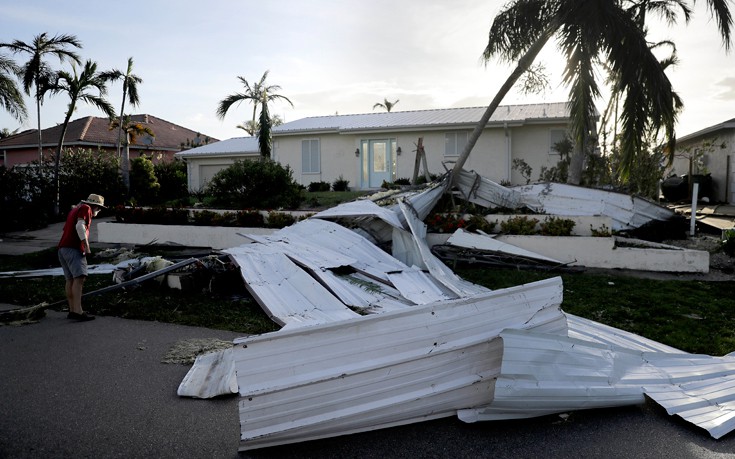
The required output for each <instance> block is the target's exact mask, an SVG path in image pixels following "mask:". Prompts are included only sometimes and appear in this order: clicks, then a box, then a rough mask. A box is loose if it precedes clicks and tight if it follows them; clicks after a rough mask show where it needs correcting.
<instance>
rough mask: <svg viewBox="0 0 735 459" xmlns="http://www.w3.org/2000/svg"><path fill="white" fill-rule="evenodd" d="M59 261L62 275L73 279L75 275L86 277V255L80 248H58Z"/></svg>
mask: <svg viewBox="0 0 735 459" xmlns="http://www.w3.org/2000/svg"><path fill="white" fill-rule="evenodd" d="M59 262H60V263H61V269H63V270H64V277H65V278H67V279H73V278H75V277H87V257H85V256H84V255H83V254H82V252H81V250H79V249H72V248H70V247H61V248H60V249H59Z"/></svg>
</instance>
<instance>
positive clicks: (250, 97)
mask: <svg viewBox="0 0 735 459" xmlns="http://www.w3.org/2000/svg"><path fill="white" fill-rule="evenodd" d="M268 72H269V71H268V70H266V71H265V72H264V73H263V76H262V77H261V78H260V81H258V82H257V83H254V84H253V85H250V83H248V80H246V79H245V78H243V77H241V76H238V77H237V78H238V79H239V80H240V82H241V83H242V84H243V86H245V91H244V92H241V93H235V94H230V95H229V96H227V97H225V98H224V99H222V100H221V101H220V102H219V105H218V106H217V116H218V117H219V118H220V119H224V118H225V115H227V112H228V111H229V109H230V107H232V106H233V105H235V104H240V103H241V102H243V101H250V102H251V103H252V104H253V120H252V126H256V125H259V127H258V136H259V137H261V136H262V137H263V138H264V139H263V141H264V142H265V143H264V145H270V129H271V126H272V124H271V118H270V116H268V112H269V110H268V103H269V102H273V101H274V100H285V101H286V102H288V103H289V104H290V105H291V106H292V107H293V102H291V100H289V98H288V97H286V96H283V95H281V94H278V93H277V92H276V91H280V90H281V87H280V86H278V85H270V86H269V85H267V84H266V82H265V80H266V78H268ZM258 106H260V107H261V115H260V123H259V124H256V123H257V121H256V120H255V114H256V113H257V109H258ZM263 112H265V116H264V115H263ZM260 154H261V156H264V157H270V150H268V151H267V152H264V151H262V150H261V152H260Z"/></svg>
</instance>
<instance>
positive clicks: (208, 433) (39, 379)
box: [0, 311, 735, 458]
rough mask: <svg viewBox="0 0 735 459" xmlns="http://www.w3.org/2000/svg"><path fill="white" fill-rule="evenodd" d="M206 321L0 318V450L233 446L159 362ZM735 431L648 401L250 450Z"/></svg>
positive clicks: (585, 450)
mask: <svg viewBox="0 0 735 459" xmlns="http://www.w3.org/2000/svg"><path fill="white" fill-rule="evenodd" d="M235 337H236V335H235V334H233V333H231V332H225V331H215V330H208V329H202V328H196V327H186V326H178V325H170V324H161V323H155V322H141V321H132V320H126V319H119V318H114V317H98V319H97V320H95V321H93V322H87V323H77V322H71V321H68V320H67V319H66V318H65V316H64V314H63V313H59V312H54V311H49V312H48V316H47V317H45V318H44V319H42V320H41V321H40V322H39V323H37V324H33V325H26V326H20V327H11V326H3V327H0V375H1V376H0V394H2V395H1V396H0V397H1V398H0V457H2V458H39V457H41V458H47V457H53V458H79V457H90V458H97V457H105V458H150V457H156V458H169V457H170V458H230V457H237V456H238V453H237V450H238V445H239V422H238V414H237V399H236V398H235V397H225V398H220V399H216V400H194V399H188V398H180V397H178V396H177V395H176V389H177V388H178V385H179V383H180V382H181V380H182V379H183V377H184V375H185V374H186V372H187V371H188V369H189V367H188V366H186V365H179V364H164V363H161V360H162V358H163V356H164V355H165V354H166V352H168V350H169V349H170V348H171V346H173V345H174V344H175V343H177V342H178V341H180V340H184V339H191V338H220V339H226V340H229V339H232V338H235ZM733 453H735V435H733V434H730V435H729V436H727V437H725V438H723V439H721V440H713V439H711V438H710V437H709V435H708V434H707V433H706V432H704V431H701V430H699V429H697V428H695V427H692V426H690V425H689V424H687V423H685V422H683V421H680V420H678V418H674V417H670V416H668V415H667V414H666V413H665V412H663V411H662V410H660V409H659V408H658V407H657V406H656V405H655V404H652V403H651V404H646V405H642V406H633V407H625V408H620V409H608V410H592V411H588V412H575V413H572V414H571V415H570V416H569V417H568V418H567V419H566V420H564V419H562V418H560V417H558V416H549V417H544V418H539V419H532V420H523V421H501V422H482V423H477V424H464V423H462V422H460V421H458V420H456V419H454V418H448V419H443V420H438V421H431V422H425V423H419V424H413V425H408V426H402V427H395V428H391V429H385V430H380V431H374V432H367V433H362V434H356V435H351V436H346V437H338V438H333V439H325V440H319V441H313V442H309V443H304V444H296V445H287V446H282V447H275V448H268V449H263V450H256V451H251V452H248V453H247V454H245V455H244V456H245V457H253V458H283V457H292V458H300V457H313V458H345V457H350V458H372V457H376V458H377V457H380V458H385V457H400V458H404V457H405V458H409V457H410V458H417V457H418V458H429V457H436V458H464V457H467V458H474V457H496V458H506V457H507V458H511V457H512V458H526V457H528V458H531V457H544V458H570V457H571V458H574V457H585V458H592V457H599V458H603V457H604V458H609V457H635V458H663V457H666V458H724V457H735V454H733Z"/></svg>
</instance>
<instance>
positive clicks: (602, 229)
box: [590, 223, 612, 237]
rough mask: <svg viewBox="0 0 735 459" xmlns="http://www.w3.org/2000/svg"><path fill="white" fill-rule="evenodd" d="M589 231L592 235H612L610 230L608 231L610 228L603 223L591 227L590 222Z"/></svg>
mask: <svg viewBox="0 0 735 459" xmlns="http://www.w3.org/2000/svg"><path fill="white" fill-rule="evenodd" d="M590 233H592V237H610V236H612V231H610V228H608V227H607V225H605V224H604V223H603V224H602V226H601V227H599V228H593V227H592V224H590Z"/></svg>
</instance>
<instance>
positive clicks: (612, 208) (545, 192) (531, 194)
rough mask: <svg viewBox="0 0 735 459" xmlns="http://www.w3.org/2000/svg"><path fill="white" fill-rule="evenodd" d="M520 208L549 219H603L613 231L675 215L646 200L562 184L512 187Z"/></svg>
mask: <svg viewBox="0 0 735 459" xmlns="http://www.w3.org/2000/svg"><path fill="white" fill-rule="evenodd" d="M514 189H516V190H518V191H519V192H520V193H521V201H522V202H523V204H525V205H526V206H528V207H529V208H530V209H533V210H534V211H536V212H540V213H546V214H552V215H606V216H608V217H610V218H612V222H613V227H612V228H611V229H612V230H615V231H621V230H630V229H634V228H639V227H641V226H643V225H645V224H646V223H649V222H651V221H654V220H658V221H665V220H668V219H670V218H672V217H673V216H674V212H673V211H672V210H671V209H669V208H666V207H663V206H660V205H658V204H656V203H654V202H651V201H649V200H647V199H644V198H641V197H637V196H631V195H627V194H622V193H614V192H612V191H604V190H597V189H594V188H585V187H580V186H574V185H567V184H563V183H538V184H535V185H525V186H520V187H514Z"/></svg>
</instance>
